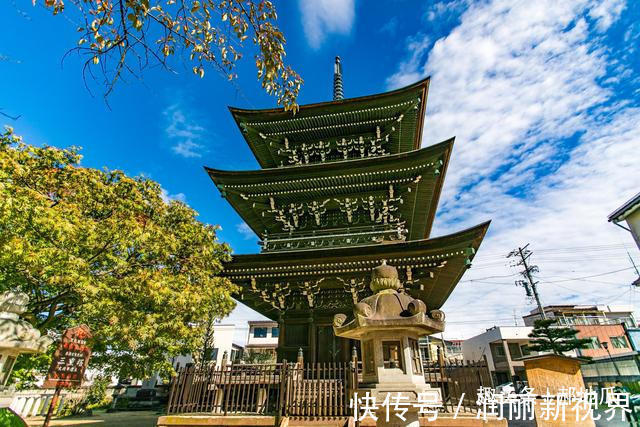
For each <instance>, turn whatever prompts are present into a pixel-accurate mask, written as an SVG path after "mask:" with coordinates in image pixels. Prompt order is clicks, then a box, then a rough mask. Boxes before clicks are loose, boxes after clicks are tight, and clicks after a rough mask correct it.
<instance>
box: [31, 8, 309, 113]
mask: <svg viewBox="0 0 640 427" xmlns="http://www.w3.org/2000/svg"><path fill="white" fill-rule="evenodd" d="M33 1H34V3H35V2H36V1H37V0H33ZM44 4H45V6H46V7H48V8H50V9H51V10H52V11H53V13H54V15H55V14H58V13H62V12H65V13H69V12H68V11H66V10H65V2H64V1H63V0H44ZM70 4H71V5H72V8H73V10H72V11H71V15H72V16H73V17H74V18H77V19H78V20H79V21H80V22H82V24H81V25H80V26H79V27H78V29H77V30H78V33H79V39H78V45H77V47H75V48H73V49H71V50H72V51H76V52H78V53H80V54H81V55H82V56H83V57H84V58H86V61H85V63H84V67H83V75H84V73H85V72H86V71H88V72H89V73H91V74H92V75H93V70H94V69H95V68H98V69H99V70H100V71H101V73H102V76H103V77H104V81H105V86H106V91H105V94H104V95H105V98H106V97H107V96H108V95H109V94H110V93H111V91H112V90H113V88H114V85H115V84H116V83H117V82H118V81H119V80H120V79H121V78H122V77H123V73H125V74H126V73H128V74H131V75H133V76H135V77H139V75H140V74H141V72H142V71H143V70H144V69H145V68H146V67H148V66H151V65H158V64H159V65H161V66H162V67H164V68H165V69H170V62H169V58H170V57H171V56H173V55H176V54H180V55H181V56H184V57H186V56H188V57H189V60H188V62H189V63H190V64H191V65H192V70H193V72H194V73H195V74H197V75H199V76H200V77H203V76H204V74H205V67H206V66H207V65H211V66H213V68H214V69H215V70H216V71H218V72H219V73H220V74H221V75H223V76H224V77H225V78H227V79H229V80H233V79H234V78H236V77H237V75H236V74H235V71H234V70H235V68H236V63H237V61H238V60H239V59H240V58H241V57H242V51H243V50H244V48H245V46H244V42H245V40H246V39H247V38H249V37H251V40H252V41H253V44H254V45H255V46H256V48H257V53H256V54H255V64H256V68H257V70H258V80H259V81H260V82H261V84H262V87H263V88H264V90H265V91H266V92H267V93H268V94H269V95H272V96H275V97H276V99H277V101H278V105H283V106H284V108H285V109H287V110H294V111H295V110H296V108H297V104H296V99H297V96H298V92H299V90H300V86H301V85H302V79H301V78H300V76H299V75H298V74H297V73H296V72H295V71H294V70H293V69H292V68H291V67H290V66H289V65H287V64H286V63H285V61H284V57H285V49H284V45H285V43H286V40H285V37H284V35H283V34H282V32H281V31H280V30H279V29H278V27H277V26H276V20H277V13H276V9H275V7H274V5H273V3H272V2H271V1H268V0H82V1H74V2H70ZM185 59H186V58H185Z"/></svg>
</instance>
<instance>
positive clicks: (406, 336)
mask: <svg viewBox="0 0 640 427" xmlns="http://www.w3.org/2000/svg"><path fill="white" fill-rule="evenodd" d="M369 286H370V288H371V290H372V291H373V293H374V295H372V296H370V297H367V298H364V299H363V300H361V301H360V302H358V303H357V304H356V305H355V307H354V310H353V311H354V312H353V319H352V320H350V321H347V315H345V314H336V315H335V316H334V319H333V330H334V333H335V335H336V336H339V337H345V338H351V339H356V340H359V341H360V342H361V351H362V362H363V372H362V383H361V384H360V385H359V386H358V394H359V396H360V397H361V396H363V395H364V394H365V393H366V392H369V393H370V395H371V396H373V397H375V398H376V402H377V404H378V405H380V404H381V403H382V402H383V401H384V399H385V398H386V397H387V395H388V394H389V395H390V399H394V398H395V396H396V395H398V394H400V395H402V396H403V402H404V403H405V404H409V405H411V406H410V407H409V412H407V413H406V414H405V415H404V417H405V418H406V419H407V421H402V420H401V419H400V418H398V417H396V416H395V415H394V414H393V413H392V412H391V413H390V417H389V422H385V410H384V409H382V410H381V412H380V413H379V414H378V424H377V425H394V426H395V425H402V426H418V425H419V421H418V408H415V407H413V404H414V403H417V402H418V395H419V394H423V396H425V394H426V395H428V396H429V398H428V400H429V401H430V402H436V403H441V402H442V399H441V396H440V390H439V389H436V388H431V387H430V385H428V384H426V383H425V380H424V373H423V371H422V359H421V354H420V349H419V347H418V339H419V338H420V337H421V336H424V335H430V334H433V333H436V332H442V331H443V330H444V313H443V312H442V311H440V310H432V311H430V312H427V306H426V305H425V303H424V302H423V301H422V300H419V299H416V298H413V297H411V296H410V295H409V294H407V293H406V292H405V290H404V289H403V287H402V283H401V282H400V280H399V279H398V271H397V270H396V268H395V267H393V266H390V265H387V263H386V261H383V262H382V264H381V265H379V266H378V267H375V268H374V269H373V271H372V273H371V283H370V285H369Z"/></svg>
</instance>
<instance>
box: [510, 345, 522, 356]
mask: <svg viewBox="0 0 640 427" xmlns="http://www.w3.org/2000/svg"><path fill="white" fill-rule="evenodd" d="M508 347H509V354H510V355H511V358H512V359H520V358H521V357H522V354H521V353H520V345H519V344H518V343H514V342H510V343H509V344H508Z"/></svg>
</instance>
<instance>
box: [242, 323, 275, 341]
mask: <svg viewBox="0 0 640 427" xmlns="http://www.w3.org/2000/svg"><path fill="white" fill-rule="evenodd" d="M277 327H278V324H277V323H276V322H274V323H269V324H260V323H258V324H251V323H249V338H248V339H247V346H252V345H273V346H277V345H278V337H274V336H273V335H272V331H273V328H277ZM256 328H267V336H266V337H264V338H256V337H255V336H254V332H255V329H256Z"/></svg>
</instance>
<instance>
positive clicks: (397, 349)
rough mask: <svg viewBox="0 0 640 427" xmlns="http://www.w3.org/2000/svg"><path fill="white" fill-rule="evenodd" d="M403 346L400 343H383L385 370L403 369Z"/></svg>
mask: <svg viewBox="0 0 640 427" xmlns="http://www.w3.org/2000/svg"><path fill="white" fill-rule="evenodd" d="M401 352H402V346H401V345H400V341H382V357H383V358H384V367H385V368H400V369H404V368H403V367H402V353H401Z"/></svg>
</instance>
